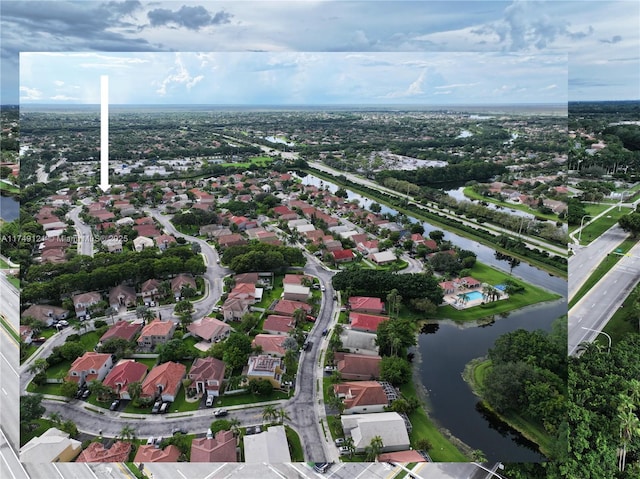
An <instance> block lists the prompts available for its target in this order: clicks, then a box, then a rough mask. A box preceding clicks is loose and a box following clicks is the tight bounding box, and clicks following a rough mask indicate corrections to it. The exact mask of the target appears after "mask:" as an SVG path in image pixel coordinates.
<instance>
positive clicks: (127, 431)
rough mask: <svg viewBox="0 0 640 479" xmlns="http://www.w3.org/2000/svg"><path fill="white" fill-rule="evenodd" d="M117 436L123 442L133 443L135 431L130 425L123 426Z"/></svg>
mask: <svg viewBox="0 0 640 479" xmlns="http://www.w3.org/2000/svg"><path fill="white" fill-rule="evenodd" d="M118 436H119V437H120V439H122V440H123V441H135V440H136V430H135V429H134V428H133V426H131V425H130V424H125V425H124V426H123V427H122V429H121V430H120V433H119V434H118Z"/></svg>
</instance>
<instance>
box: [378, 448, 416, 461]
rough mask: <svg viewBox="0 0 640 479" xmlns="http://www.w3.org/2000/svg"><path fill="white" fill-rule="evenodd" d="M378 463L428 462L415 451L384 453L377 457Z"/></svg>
mask: <svg viewBox="0 0 640 479" xmlns="http://www.w3.org/2000/svg"><path fill="white" fill-rule="evenodd" d="M378 462H401V463H409V462H428V461H427V460H426V459H425V458H424V456H422V454H420V453H419V452H418V451H416V450H415V449H412V450H410V451H395V452H385V453H384V454H380V455H379V456H378Z"/></svg>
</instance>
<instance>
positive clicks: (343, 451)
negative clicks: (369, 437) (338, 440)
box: [338, 446, 349, 456]
mask: <svg viewBox="0 0 640 479" xmlns="http://www.w3.org/2000/svg"><path fill="white" fill-rule="evenodd" d="M338 451H339V452H340V455H341V456H346V455H347V454H349V448H348V447H347V446H340V447H339V448H338Z"/></svg>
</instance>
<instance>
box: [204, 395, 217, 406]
mask: <svg viewBox="0 0 640 479" xmlns="http://www.w3.org/2000/svg"><path fill="white" fill-rule="evenodd" d="M214 399H215V398H214V397H213V396H207V402H206V403H205V405H206V406H207V407H211V406H213V400H214Z"/></svg>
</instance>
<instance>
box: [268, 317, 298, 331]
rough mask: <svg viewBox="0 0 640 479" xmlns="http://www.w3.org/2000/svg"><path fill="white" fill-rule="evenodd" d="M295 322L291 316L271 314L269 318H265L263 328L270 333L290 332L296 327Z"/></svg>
mask: <svg viewBox="0 0 640 479" xmlns="http://www.w3.org/2000/svg"><path fill="white" fill-rule="evenodd" d="M294 323H295V322H294V321H293V318H292V317H291V316H280V315H277V314H270V315H269V316H267V319H265V320H264V324H263V325H262V330H263V331H266V332H267V333H269V334H284V335H287V334H289V331H291V330H292V329H293V328H294V327H295V324H294Z"/></svg>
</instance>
